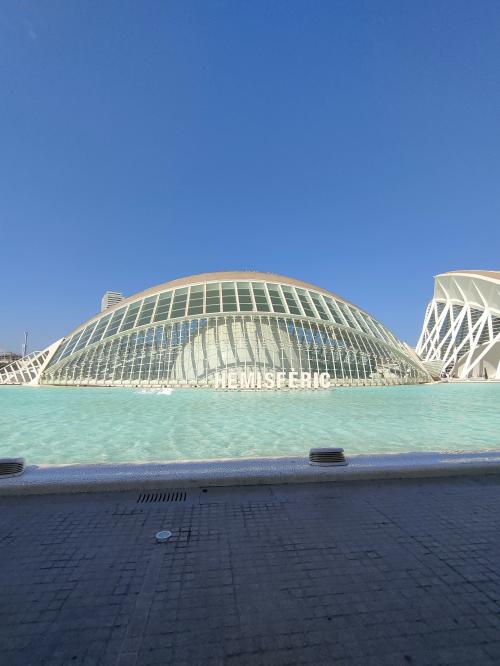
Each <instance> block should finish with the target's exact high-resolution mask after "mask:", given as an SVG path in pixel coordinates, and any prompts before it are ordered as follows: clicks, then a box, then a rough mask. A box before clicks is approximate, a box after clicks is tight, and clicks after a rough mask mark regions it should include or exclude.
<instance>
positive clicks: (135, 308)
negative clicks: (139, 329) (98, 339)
mask: <svg viewBox="0 0 500 666" xmlns="http://www.w3.org/2000/svg"><path fill="white" fill-rule="evenodd" d="M141 303H142V301H139V302H138V303H133V304H132V305H131V306H130V307H129V309H128V311H127V314H126V316H125V319H124V320H123V324H122V325H121V328H120V333H122V332H123V331H128V330H129V329H131V328H134V324H135V320H136V319H137V313H138V312H139V308H140V307H141Z"/></svg>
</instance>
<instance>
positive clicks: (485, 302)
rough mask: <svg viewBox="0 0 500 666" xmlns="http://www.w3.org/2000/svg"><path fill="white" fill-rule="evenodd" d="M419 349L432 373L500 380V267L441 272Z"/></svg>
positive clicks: (418, 351)
mask: <svg viewBox="0 0 500 666" xmlns="http://www.w3.org/2000/svg"><path fill="white" fill-rule="evenodd" d="M417 354H418V355H419V356H420V358H421V359H422V360H423V361H424V365H425V367H426V368H427V370H428V371H429V372H430V373H431V374H432V375H433V376H439V375H441V376H443V377H456V378H458V379H500V271H481V270H478V271H450V272H449V273H442V274H441V275H437V276H436V282H435V285H434V297H433V299H432V301H431V302H430V303H429V305H428V306H427V311H426V313H425V318H424V326H423V329H422V334H421V336H420V340H419V341H418V345H417ZM431 364H432V366H433V367H431Z"/></svg>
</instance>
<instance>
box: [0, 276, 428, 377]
mask: <svg viewBox="0 0 500 666" xmlns="http://www.w3.org/2000/svg"><path fill="white" fill-rule="evenodd" d="M235 371H239V372H247V371H248V372H251V373H252V374H253V375H254V376H255V375H258V376H264V375H265V374H266V373H267V372H279V373H289V372H298V373H311V374H312V375H314V374H315V373H316V374H320V373H326V374H328V375H329V377H330V379H331V380H332V383H333V384H340V385H372V384H407V383H420V382H425V381H429V379H430V377H429V375H428V373H427V372H426V370H425V369H424V368H423V366H422V364H421V362H420V360H419V359H418V357H417V356H416V355H415V354H414V353H413V352H412V351H411V350H410V349H409V347H408V346H407V345H405V344H403V343H402V342H400V341H399V340H397V339H396V338H395V337H394V335H393V334H392V333H391V332H390V331H389V330H388V329H387V328H386V327H385V326H383V325H382V324H380V322H378V321H376V320H375V319H374V318H373V317H371V316H370V315H369V314H367V313H366V312H363V311H362V310H360V309H359V308H357V307H356V306H354V305H352V304H351V303H349V302H348V301H346V300H344V299H342V298H340V297H338V296H336V295H335V294H332V293H331V292H328V291H325V290H323V289H320V288H318V287H315V286H313V285H309V284H306V283H303V282H299V281H297V280H293V279H291V278H286V277H283V276H278V275H274V274H271V273H252V272H237V273H235V272H233V273H207V274H203V275H198V276H191V277H189V278H182V279H180V280H174V281H172V282H168V283H165V284H163V285H159V286H158V287H154V288H152V289H148V290H146V291H144V292H141V293H139V294H136V295H135V296H132V297H131V298H128V299H126V300H124V301H122V302H121V303H119V304H117V305H115V306H113V307H111V308H110V309H108V310H106V311H104V312H102V313H100V314H99V315H96V316H95V317H93V318H92V319H91V320H90V321H88V322H86V323H85V324H82V326H79V327H78V328H77V329H75V331H73V332H72V333H70V334H69V335H68V336H66V337H65V338H63V339H62V341H61V342H60V343H57V344H56V345H54V350H53V351H52V352H51V353H50V355H49V357H48V358H47V359H46V362H45V363H44V367H43V369H41V370H40V372H39V374H38V376H37V381H38V382H39V383H40V384H52V385H83V386H131V385H132V386H214V385H217V376H218V375H219V374H220V373H228V372H235ZM6 377H7V379H8V377H12V375H6V374H4V375H2V372H1V371H0V383H1V382H2V378H3V381H4V383H10V382H6V381H5V379H6ZM285 385H286V382H285Z"/></svg>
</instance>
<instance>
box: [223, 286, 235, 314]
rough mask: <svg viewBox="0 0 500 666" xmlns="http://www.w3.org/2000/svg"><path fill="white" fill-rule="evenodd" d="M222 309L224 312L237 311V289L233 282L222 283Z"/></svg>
mask: <svg viewBox="0 0 500 666" xmlns="http://www.w3.org/2000/svg"><path fill="white" fill-rule="evenodd" d="M222 309H223V311H224V312H236V311H237V310H238V306H237V303H236V290H235V288H234V283H233V282H223V283H222Z"/></svg>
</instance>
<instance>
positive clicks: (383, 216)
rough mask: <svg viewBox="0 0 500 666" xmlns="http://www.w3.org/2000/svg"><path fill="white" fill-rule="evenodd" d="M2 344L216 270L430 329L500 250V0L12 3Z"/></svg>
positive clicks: (3, 85) (1, 160) (0, 259)
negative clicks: (280, 279) (447, 284)
mask: <svg viewBox="0 0 500 666" xmlns="http://www.w3.org/2000/svg"><path fill="white" fill-rule="evenodd" d="M0 227H1V234H0V245H1V252H0V280H1V310H0V347H4V348H12V349H16V350H18V349H19V347H20V345H21V343H22V333H23V331H24V329H25V328H28V329H29V330H30V331H31V344H30V346H31V349H33V348H42V347H43V346H45V345H46V344H48V343H50V342H52V341H53V340H54V339H56V338H58V337H60V336H62V335H64V334H65V333H67V332H68V331H69V330H70V329H72V328H73V327H74V326H76V325H78V324H79V323H81V322H82V321H83V320H84V319H86V318H88V317H89V316H90V315H92V314H93V313H94V312H96V311H97V310H98V308H99V301H100V297H101V295H102V293H103V292H104V291H105V290H106V289H116V290H120V291H123V292H125V293H126V294H128V295H130V294H132V293H134V292H136V291H139V290H141V289H143V288H147V287H149V286H152V285H154V284H157V283H160V282H163V281H166V280H169V279H172V278H175V277H179V276H181V275H189V274H191V273H197V272H202V271H211V270H226V269H252V270H264V271H267V270H268V271H274V272H279V273H284V274H287V275H291V276H294V277H297V278H301V279H304V280H307V281H310V282H314V283H317V284H319V285H321V286H323V287H325V288H328V289H331V290H333V291H335V292H337V293H339V294H340V295H342V296H344V297H345V298H347V299H349V300H351V301H353V302H354V303H356V304H358V305H359V306H360V307H362V308H364V309H366V310H368V311H369V312H371V313H372V314H374V315H375V316H376V317H377V318H379V319H380V320H381V321H383V322H384V323H386V324H387V325H388V326H389V327H391V328H392V330H393V331H394V332H395V333H396V334H397V335H399V336H400V337H402V338H403V339H405V340H406V341H408V342H410V343H412V344H414V343H415V342H416V339H417V337H418V333H419V329H420V326H421V321H422V317H423V313H424V308H425V305H426V303H427V301H428V300H429V299H430V297H431V295H432V288H433V279H432V278H433V275H435V274H436V273H439V272H443V271H446V270H450V269H455V268H484V269H499V268H500V247H499V246H500V243H499V241H500V3H498V1H497V0H494V1H492V2H490V1H488V0H481V2H477V3H475V2H471V1H470V0H467V1H465V2H463V1H460V0H448V1H445V2H443V1H439V0H430V1H427V0H419V1H418V2H406V1H401V0H395V1H393V2H391V1H383V0H381V1H372V0H367V1H366V2H356V1H355V0H354V1H353V0H345V1H342V2H341V1H335V0H326V1H324V2H321V1H319V0H315V2H306V0H303V1H294V0H288V1H286V2H284V1H283V2H280V1H279V0H269V1H267V2H264V1H260V0H249V1H243V0H241V1H238V0H227V1H220V0H212V1H210V0H199V1H198V2H192V1H190V0H178V1H176V2H173V1H172V2H168V1H161V2H154V1H145V2H136V1H135V0H134V1H133V2H127V1H123V0H120V1H119V2H118V1H117V2H111V1H104V2H101V1H100V0H98V1H97V0H96V1H93V2H92V1H86V2H84V1H83V0H81V1H74V2H66V0H61V1H59V2H51V1H47V2H42V3H40V2H37V1H35V0H32V1H25V2H17V1H16V2H14V1H12V0H4V2H2V3H1V6H0Z"/></svg>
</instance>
